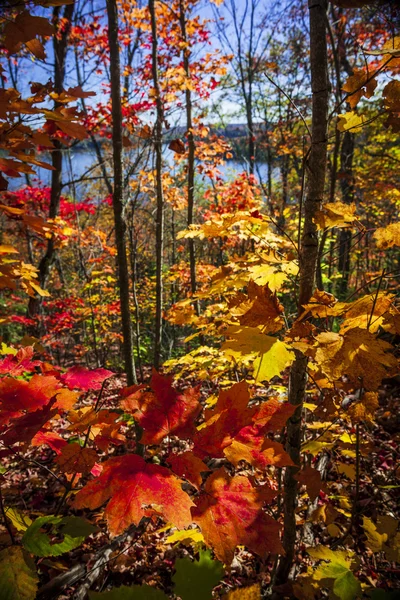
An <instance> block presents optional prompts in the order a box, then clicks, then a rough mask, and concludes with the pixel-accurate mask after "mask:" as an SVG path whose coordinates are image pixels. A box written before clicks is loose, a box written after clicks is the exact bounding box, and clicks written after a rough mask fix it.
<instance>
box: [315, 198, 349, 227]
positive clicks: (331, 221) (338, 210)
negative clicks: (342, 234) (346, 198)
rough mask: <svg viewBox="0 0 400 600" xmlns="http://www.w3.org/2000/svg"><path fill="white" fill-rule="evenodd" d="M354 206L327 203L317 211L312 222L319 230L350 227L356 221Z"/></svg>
mask: <svg viewBox="0 0 400 600" xmlns="http://www.w3.org/2000/svg"><path fill="white" fill-rule="evenodd" d="M355 211H356V205H355V204H345V203H344V202H327V203H326V204H324V205H323V207H322V209H321V210H318V211H317V212H316V214H315V217H314V222H315V223H316V224H317V225H318V228H319V229H328V228H331V227H350V226H351V225H352V224H353V223H354V221H356V220H357V217H356V216H355V214H354V213H355Z"/></svg>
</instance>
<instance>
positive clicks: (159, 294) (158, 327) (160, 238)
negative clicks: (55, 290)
mask: <svg viewBox="0 0 400 600" xmlns="http://www.w3.org/2000/svg"><path fill="white" fill-rule="evenodd" d="M149 12H150V18H151V36H152V53H151V58H152V65H151V66H152V74H153V85H154V92H155V98H156V112H157V118H156V125H155V135H154V147H155V155H156V199H157V213H156V323H155V341H154V366H155V368H156V369H158V368H159V367H160V364H161V358H162V357H161V350H162V329H163V323H162V308H163V278H162V268H163V249H164V191H163V184H162V127H163V122H164V109H163V104H162V99H161V91H160V84H159V80H158V40H157V21H156V12H155V6H154V0H149Z"/></svg>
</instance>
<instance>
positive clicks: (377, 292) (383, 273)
mask: <svg viewBox="0 0 400 600" xmlns="http://www.w3.org/2000/svg"><path fill="white" fill-rule="evenodd" d="M384 276H385V269H383V271H382V275H381V276H380V278H379V283H378V287H377V288H376V292H375V296H374V301H373V303H372V309H371V314H370V315H369V318H368V325H367V331H368V330H369V328H370V325H371V321H372V317H373V316H374V310H375V306H376V303H377V301H378V296H379V290H380V289H381V285H382V281H383V278H384Z"/></svg>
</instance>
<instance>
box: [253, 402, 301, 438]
mask: <svg viewBox="0 0 400 600" xmlns="http://www.w3.org/2000/svg"><path fill="white" fill-rule="evenodd" d="M295 410H296V406H294V405H293V404H290V402H279V400H278V399H277V398H273V397H271V398H268V399H267V401H266V402H263V403H262V404H261V406H260V407H259V408H258V410H257V412H256V414H255V415H254V417H253V421H254V423H255V424H256V425H258V426H261V427H262V428H263V432H275V431H280V430H281V429H282V428H283V427H285V425H286V422H287V420H288V419H289V417H291V416H292V415H293V413H294V411H295Z"/></svg>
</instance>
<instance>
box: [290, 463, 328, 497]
mask: <svg viewBox="0 0 400 600" xmlns="http://www.w3.org/2000/svg"><path fill="white" fill-rule="evenodd" d="M295 479H297V481H298V482H299V483H300V485H305V486H306V489H307V494H308V496H309V498H310V500H311V502H314V500H316V498H318V496H319V492H320V490H321V486H322V483H321V473H320V472H319V471H318V470H317V469H313V468H312V467H305V469H302V470H301V471H300V472H299V473H297V474H296V475H295Z"/></svg>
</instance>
